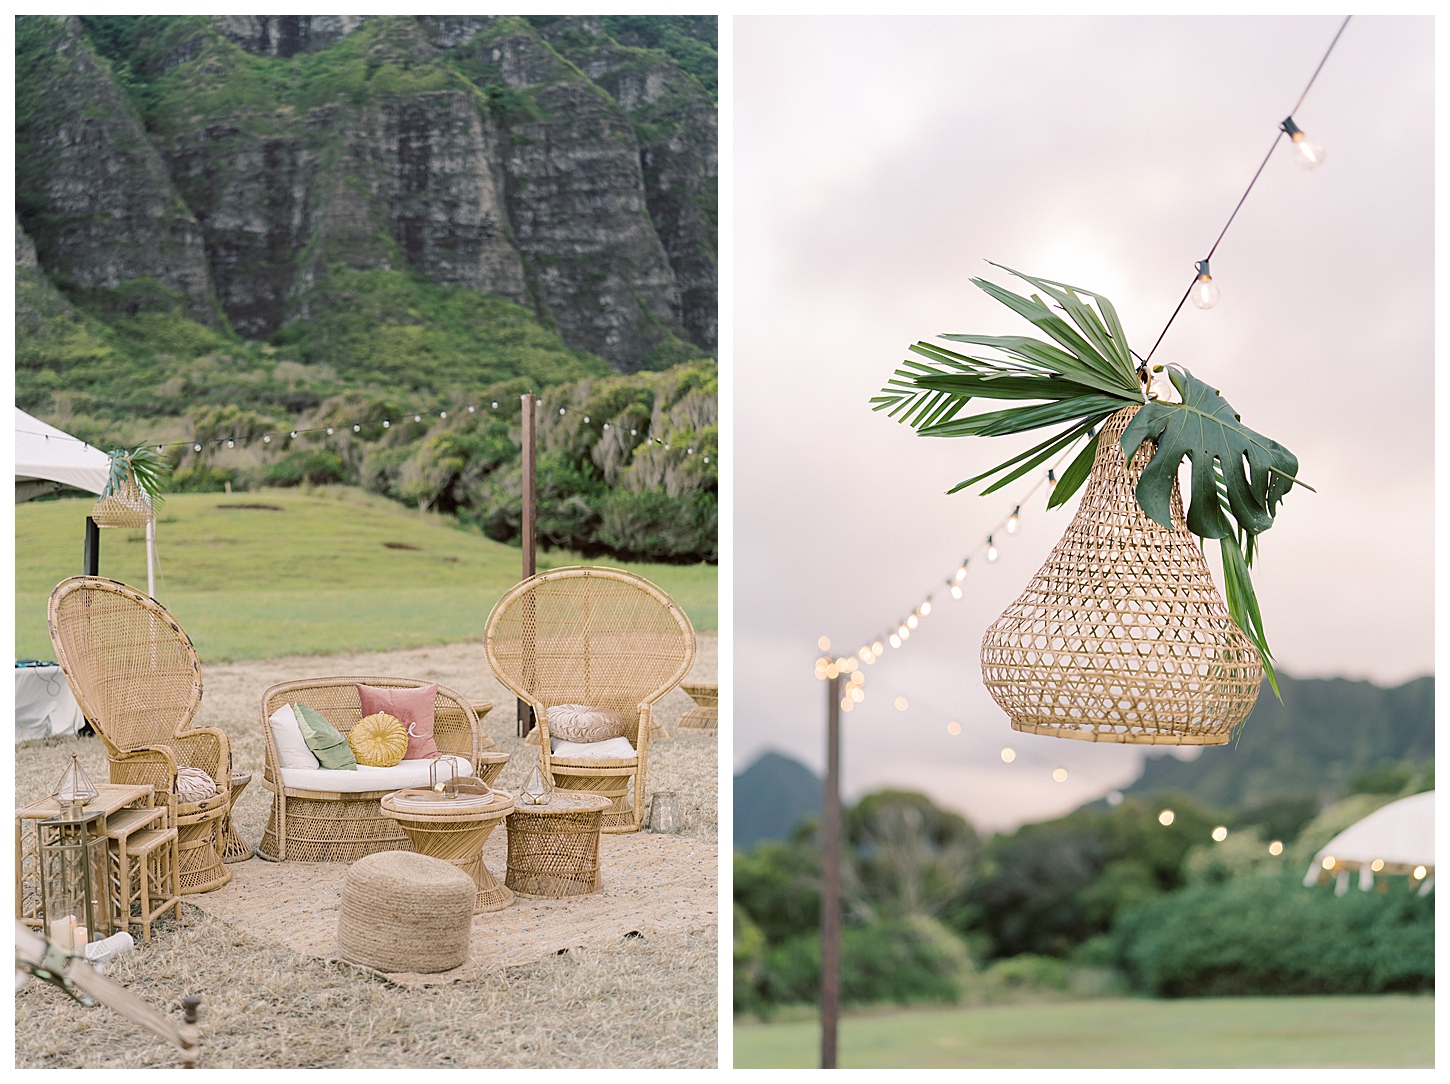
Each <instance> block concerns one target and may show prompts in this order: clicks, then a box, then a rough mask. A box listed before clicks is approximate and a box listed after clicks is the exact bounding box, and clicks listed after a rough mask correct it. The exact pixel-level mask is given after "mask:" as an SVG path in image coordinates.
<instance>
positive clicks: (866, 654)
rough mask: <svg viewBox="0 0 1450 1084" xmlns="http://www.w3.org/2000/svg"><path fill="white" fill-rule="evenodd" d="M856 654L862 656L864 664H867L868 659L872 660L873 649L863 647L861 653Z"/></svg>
mask: <svg viewBox="0 0 1450 1084" xmlns="http://www.w3.org/2000/svg"><path fill="white" fill-rule="evenodd" d="M856 654H858V655H860V656H861V661H862V662H865V661H866V660H867V659H869V658H871V649H870V648H869V647H863V648H862V649H861V650H860V651H858V652H856Z"/></svg>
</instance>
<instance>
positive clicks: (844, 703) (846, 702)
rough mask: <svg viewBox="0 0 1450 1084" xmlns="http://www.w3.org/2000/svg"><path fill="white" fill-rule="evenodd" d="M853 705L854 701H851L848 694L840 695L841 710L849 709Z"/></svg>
mask: <svg viewBox="0 0 1450 1084" xmlns="http://www.w3.org/2000/svg"><path fill="white" fill-rule="evenodd" d="M855 706H856V705H855V703H853V702H852V700H851V698H850V697H849V696H843V697H841V710H842V711H850V710H851V709H852V708H854V707H855Z"/></svg>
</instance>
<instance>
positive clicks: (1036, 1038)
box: [735, 996, 1435, 1069]
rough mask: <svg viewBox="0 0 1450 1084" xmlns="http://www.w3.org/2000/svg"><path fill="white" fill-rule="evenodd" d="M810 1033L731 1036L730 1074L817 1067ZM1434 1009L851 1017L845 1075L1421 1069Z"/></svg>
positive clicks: (948, 1012)
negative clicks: (864, 1072) (964, 1071)
mask: <svg viewBox="0 0 1450 1084" xmlns="http://www.w3.org/2000/svg"><path fill="white" fill-rule="evenodd" d="M819 1057H820V1027H819V1025H818V1024H816V1023H815V1022H814V1021H800V1022H796V1023H777V1024H737V1025H736V1026H735V1067H736V1068H737V1069H763V1068H799V1069H805V1068H811V1067H814V1066H816V1065H819V1064H820V1061H819V1060H818V1059H819ZM1434 1062H1435V999H1434V998H1433V997H1402V996H1389V997H1282V998H1213V999H1208V998H1205V999H1193V1000H1182V1001H1147V1000H1132V1001H1122V1000H1109V999H1104V1000H1101V1001H1079V1002H1070V1003H1065V1004H1057V1005H1001V1006H991V1007H987V1008H976V1009H938V1010H930V1011H917V1012H893V1013H889V1014H883V1015H874V1016H857V1017H847V1018H846V1019H844V1020H842V1021H841V1032H840V1065H841V1067H842V1068H849V1069H878V1068H883V1069H884V1068H894V1069H969V1068H970V1069H988V1068H994V1069H1150V1068H1151V1069H1169V1068H1172V1069H1230V1068H1263V1069H1268V1068H1291V1067H1292V1068H1308V1067H1311V1066H1316V1067H1317V1066H1326V1067H1330V1066H1332V1067H1335V1068H1349V1067H1352V1066H1375V1067H1382V1068H1387V1069H1388V1068H1409V1067H1412V1066H1414V1067H1423V1068H1429V1067H1431V1066H1432V1065H1434Z"/></svg>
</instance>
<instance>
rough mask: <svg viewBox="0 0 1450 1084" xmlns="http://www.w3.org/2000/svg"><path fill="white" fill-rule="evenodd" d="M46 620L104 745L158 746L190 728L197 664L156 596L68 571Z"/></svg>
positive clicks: (195, 700) (192, 650)
mask: <svg viewBox="0 0 1450 1084" xmlns="http://www.w3.org/2000/svg"><path fill="white" fill-rule="evenodd" d="M49 618H50V642H51V644H52V645H53V646H54V647H55V656H56V659H57V660H59V662H60V666H61V670H62V671H63V672H64V673H65V676H66V680H67V681H69V682H70V687H71V691H72V692H73V693H75V698H76V701H77V703H79V704H80V708H81V711H82V712H84V713H85V716H86V718H87V719H89V720H90V721H91V722H92V723H94V724H95V726H96V729H97V730H99V731H100V732H101V737H102V738H103V739H105V741H106V742H107V743H109V744H110V745H112V746H113V747H115V748H116V749H119V750H121V751H122V752H129V751H131V750H134V749H139V748H141V747H143V746H149V745H158V744H161V745H164V744H166V743H167V742H168V741H169V740H170V739H171V738H174V737H175V736H176V735H178V734H180V733H181V732H182V731H184V730H186V729H187V728H188V727H189V726H191V721H192V719H193V718H195V716H196V709H197V707H198V706H199V705H200V704H201V663H200V662H199V661H198V660H197V657H196V649H195V648H194V647H192V646H191V639H190V638H189V637H188V636H187V635H186V633H185V632H184V631H183V630H182V628H181V626H180V625H179V624H178V623H177V621H176V618H174V617H172V616H171V614H169V613H168V612H167V611H166V608H165V607H163V606H162V605H161V604H160V603H158V602H157V601H156V600H155V599H153V598H150V597H148V596H147V595H144V594H142V593H141V592H140V591H137V590H136V589H135V588H133V587H128V586H126V584H124V583H117V582H116V581H115V580H107V579H103V578H101V577H100V576H73V577H71V578H70V579H68V580H64V581H62V582H61V583H60V584H58V585H57V586H56V589H55V590H54V591H52V592H51V593H50V607H49Z"/></svg>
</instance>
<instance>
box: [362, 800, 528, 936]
mask: <svg viewBox="0 0 1450 1084" xmlns="http://www.w3.org/2000/svg"><path fill="white" fill-rule="evenodd" d="M414 789H415V790H416V788H414ZM408 793H409V791H406V790H405V791H399V792H398V794H401V795H404V796H406V795H407V794H408ZM396 797H398V795H397V794H390V795H388V796H387V797H386V798H384V799H383V800H382V803H381V805H382V810H383V816H385V817H388V818H391V819H392V820H395V821H397V822H398V826H399V827H400V828H402V829H403V831H404V832H406V833H407V835H408V839H409V841H410V842H411V843H412V844H413V850H414V851H415V852H417V853H418V854H425V855H427V856H428V857H429V858H437V859H440V860H442V861H444V862H451V863H452V864H453V865H455V866H457V867H458V868H459V869H461V870H462V871H463V872H464V873H466V874H468V875H469V876H470V877H472V878H473V883H474V884H475V885H477V886H478V898H477V899H476V900H475V901H474V905H473V913H474V914H483V913H485V912H487V911H502V910H503V909H504V908H505V907H507V906H509V905H510V904H511V903H513V902H514V894H513V892H511V891H510V890H509V889H508V888H507V887H505V886H504V884H503V882H501V881H500V880H499V879H498V878H497V877H495V876H494V875H493V873H492V871H490V870H489V868H488V867H487V866H486V865H484V864H483V845H484V844H485V843H487V842H488V837H489V836H491V835H493V830H494V829H495V828H497V827H498V824H499V821H501V820H503V819H504V818H505V817H507V816H508V815H509V814H510V813H511V812H513V808H514V803H513V799H512V798H510V797H509V796H508V795H507V794H504V793H501V792H496V793H495V794H494V800H493V801H491V802H489V803H488V804H487V805H477V806H474V807H473V808H471V809H464V810H461V811H452V810H449V809H448V808H447V803H441V804H440V808H439V809H438V811H437V812H433V811H428V810H422V809H415V808H409V807H407V806H406V805H405V806H401V807H400V806H398V805H397V804H395V802H394V799H395V798H396Z"/></svg>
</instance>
